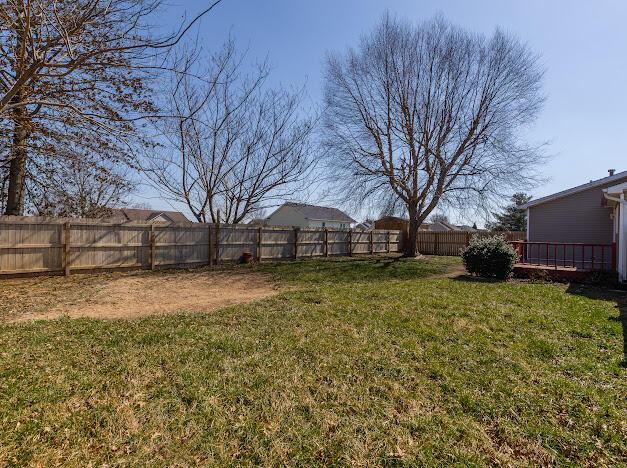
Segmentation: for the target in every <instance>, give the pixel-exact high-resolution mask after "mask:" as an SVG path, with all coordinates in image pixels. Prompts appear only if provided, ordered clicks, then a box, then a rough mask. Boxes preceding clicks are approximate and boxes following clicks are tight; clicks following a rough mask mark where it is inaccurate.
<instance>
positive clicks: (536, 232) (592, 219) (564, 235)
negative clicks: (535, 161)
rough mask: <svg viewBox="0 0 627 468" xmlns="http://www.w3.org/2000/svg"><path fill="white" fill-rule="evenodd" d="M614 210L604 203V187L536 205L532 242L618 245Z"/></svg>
mask: <svg viewBox="0 0 627 468" xmlns="http://www.w3.org/2000/svg"><path fill="white" fill-rule="evenodd" d="M614 183H615V182H614ZM611 211H612V210H611V209H610V208H606V207H605V206H604V204H603V190H602V187H596V188H593V189H590V190H586V191H584V192H579V193H575V194H573V195H568V196H565V197H563V198H559V199H557V200H553V201H549V202H546V203H542V204H541V205H537V206H533V207H531V208H529V232H528V234H527V235H528V240H529V241H530V242H574V243H592V244H610V243H612V242H614V234H613V230H614V221H613V220H612V219H611V218H610V213H611Z"/></svg>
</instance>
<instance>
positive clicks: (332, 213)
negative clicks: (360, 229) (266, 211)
mask: <svg viewBox="0 0 627 468" xmlns="http://www.w3.org/2000/svg"><path fill="white" fill-rule="evenodd" d="M265 222H266V226H295V227H301V228H316V227H327V228H339V229H349V228H350V227H351V226H352V225H353V224H354V223H355V222H356V221H355V220H354V219H353V218H351V217H350V216H348V215H347V214H346V213H344V212H343V211H341V210H338V209H337V208H330V207H327V206H317V205H309V204H307V203H291V202H290V203H284V204H283V205H281V206H280V207H279V208H277V209H276V211H274V212H273V213H272V214H271V215H270V216H268V217H267V218H266V220H265Z"/></svg>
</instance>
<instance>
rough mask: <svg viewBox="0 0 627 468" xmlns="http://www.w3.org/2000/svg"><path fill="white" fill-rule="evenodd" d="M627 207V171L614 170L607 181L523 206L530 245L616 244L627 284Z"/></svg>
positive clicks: (578, 187)
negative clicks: (545, 243)
mask: <svg viewBox="0 0 627 468" xmlns="http://www.w3.org/2000/svg"><path fill="white" fill-rule="evenodd" d="M626 203H627V171H625V172H620V173H618V174H615V173H614V171H613V170H611V171H610V175H609V176H608V177H605V178H603V179H599V180H594V181H590V182H589V183H587V184H583V185H579V186H577V187H574V188H571V189H568V190H564V191H562V192H558V193H555V194H553V195H549V196H546V197H543V198H538V199H537V200H532V201H530V202H529V203H526V204H525V205H522V208H526V209H527V241H529V242H558V243H577V244H613V243H616V244H617V248H616V252H617V259H616V260H617V262H616V266H617V269H618V271H619V275H620V279H621V281H627V206H626ZM558 255H559V254H558ZM597 255H598V254H597ZM597 261H598V259H597Z"/></svg>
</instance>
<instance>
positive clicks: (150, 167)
mask: <svg viewBox="0 0 627 468" xmlns="http://www.w3.org/2000/svg"><path fill="white" fill-rule="evenodd" d="M243 62H244V56H243V55H241V54H238V53H237V52H236V50H235V48H234V46H233V44H232V43H231V42H229V43H227V44H226V45H225V46H224V48H223V49H222V50H221V51H220V52H219V53H217V54H215V55H213V56H212V57H211V58H210V60H209V66H208V70H206V71H205V73H203V74H202V79H197V78H194V77H191V76H189V75H187V76H184V77H183V78H182V79H177V80H175V81H173V83H172V84H171V86H170V92H169V93H168V94H167V99H168V102H169V103H170V105H171V107H170V109H169V112H168V113H169V114H170V115H172V116H175V117H173V118H166V119H161V120H160V121H159V122H158V123H157V126H158V128H159V130H160V132H161V133H162V134H163V135H164V139H165V143H164V145H163V147H162V148H161V150H160V151H158V153H157V154H151V155H150V156H149V157H147V158H146V160H145V161H144V163H143V169H144V172H145V174H146V175H147V177H148V178H149V179H150V180H151V181H152V183H153V184H154V185H155V187H156V188H157V189H158V190H159V191H160V192H161V194H162V195H163V196H165V197H167V198H169V199H170V200H172V201H175V202H180V203H184V204H185V205H186V206H187V207H188V208H189V210H190V211H191V212H192V214H193V215H194V216H195V217H196V219H197V220H198V221H199V222H209V221H210V222H216V221H218V212H220V213H221V219H220V221H222V222H228V223H239V222H241V221H243V220H244V219H245V218H247V217H250V215H251V214H253V213H254V212H257V211H259V210H263V209H264V208H265V207H266V206H268V205H269V204H270V205H271V204H273V203H276V201H277V200H282V199H285V198H289V197H291V196H292V195H293V194H294V193H295V191H296V190H298V189H299V188H300V187H301V186H302V185H301V182H302V181H303V180H304V178H305V176H306V174H307V173H308V172H309V171H310V170H311V169H312V167H313V159H312V154H313V153H312V142H311V139H312V133H313V128H314V122H313V121H312V120H311V119H308V118H304V117H302V116H301V108H300V104H301V101H302V92H290V91H286V90H283V89H281V90H268V89H266V86H265V85H266V79H267V76H268V66H267V65H266V64H261V65H260V66H258V67H257V68H256V69H255V70H254V71H253V72H252V73H251V74H249V75H247V74H246V73H245V71H244V65H243Z"/></svg>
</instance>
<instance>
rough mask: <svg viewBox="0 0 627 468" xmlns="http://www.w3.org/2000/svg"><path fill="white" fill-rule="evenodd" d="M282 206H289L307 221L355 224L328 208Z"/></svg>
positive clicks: (333, 209) (348, 218)
mask: <svg viewBox="0 0 627 468" xmlns="http://www.w3.org/2000/svg"><path fill="white" fill-rule="evenodd" d="M283 206H291V207H293V208H295V209H296V210H297V211H300V212H301V213H302V214H303V216H304V217H305V218H307V219H314V220H319V221H340V222H343V223H355V222H356V221H355V220H354V219H353V218H351V217H350V216H348V215H347V214H346V213H344V212H343V211H342V210H338V209H337V208H330V207H327V206H317V205H309V204H307V203H294V202H287V203H284V204H283Z"/></svg>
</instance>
